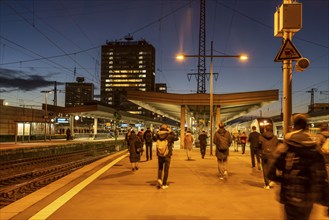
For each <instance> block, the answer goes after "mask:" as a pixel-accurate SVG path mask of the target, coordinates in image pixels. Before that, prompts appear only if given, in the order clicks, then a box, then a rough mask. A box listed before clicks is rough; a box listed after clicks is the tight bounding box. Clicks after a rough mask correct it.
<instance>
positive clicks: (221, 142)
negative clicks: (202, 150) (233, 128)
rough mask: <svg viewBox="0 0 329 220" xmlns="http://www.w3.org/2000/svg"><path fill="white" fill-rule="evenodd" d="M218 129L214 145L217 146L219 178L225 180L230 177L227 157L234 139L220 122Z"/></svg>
mask: <svg viewBox="0 0 329 220" xmlns="http://www.w3.org/2000/svg"><path fill="white" fill-rule="evenodd" d="M218 127H219V128H218V130H217V131H216V132H215V135H214V141H213V143H214V144H215V145H216V157H217V163H218V172H219V178H220V179H224V178H227V177H228V172H227V157H228V155H229V147H230V146H231V144H232V137H231V134H230V132H228V131H227V130H225V128H224V123H222V122H220V123H219V125H218Z"/></svg>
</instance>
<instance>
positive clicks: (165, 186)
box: [161, 185, 169, 189]
mask: <svg viewBox="0 0 329 220" xmlns="http://www.w3.org/2000/svg"><path fill="white" fill-rule="evenodd" d="M161 188H162V189H168V188H169V186H168V185H163V186H162V187H161Z"/></svg>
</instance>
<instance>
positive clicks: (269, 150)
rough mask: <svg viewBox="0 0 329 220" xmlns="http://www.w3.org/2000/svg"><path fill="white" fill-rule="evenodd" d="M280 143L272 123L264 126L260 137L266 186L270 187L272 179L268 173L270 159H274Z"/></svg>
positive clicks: (266, 187)
mask: <svg viewBox="0 0 329 220" xmlns="http://www.w3.org/2000/svg"><path fill="white" fill-rule="evenodd" d="M278 144H279V140H278V138H277V136H275V135H274V134H273V127H272V125H271V124H269V125H266V126H265V127H264V133H263V134H262V135H261V136H260V137H259V146H260V149H259V150H260V159H261V163H262V168H263V177H264V183H265V185H264V188H265V189H270V188H271V186H270V182H271V181H270V180H269V179H268V176H267V173H268V170H269V161H270V160H271V159H272V154H273V151H274V150H275V149H276V147H277V146H278Z"/></svg>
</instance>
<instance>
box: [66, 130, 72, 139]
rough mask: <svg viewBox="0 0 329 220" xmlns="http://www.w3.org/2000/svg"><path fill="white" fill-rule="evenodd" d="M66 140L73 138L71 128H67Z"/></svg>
mask: <svg viewBox="0 0 329 220" xmlns="http://www.w3.org/2000/svg"><path fill="white" fill-rule="evenodd" d="M66 140H67V141H69V140H71V129H69V128H68V129H66Z"/></svg>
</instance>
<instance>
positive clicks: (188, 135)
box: [184, 129, 194, 160]
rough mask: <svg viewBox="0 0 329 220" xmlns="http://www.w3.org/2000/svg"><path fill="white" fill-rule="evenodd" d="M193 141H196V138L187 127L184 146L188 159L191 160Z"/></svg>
mask: <svg viewBox="0 0 329 220" xmlns="http://www.w3.org/2000/svg"><path fill="white" fill-rule="evenodd" d="M193 142H194V138H193V136H192V133H191V131H190V129H187V131H186V134H185V136H184V148H185V150H186V156H187V160H191V151H192V148H193Z"/></svg>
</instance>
